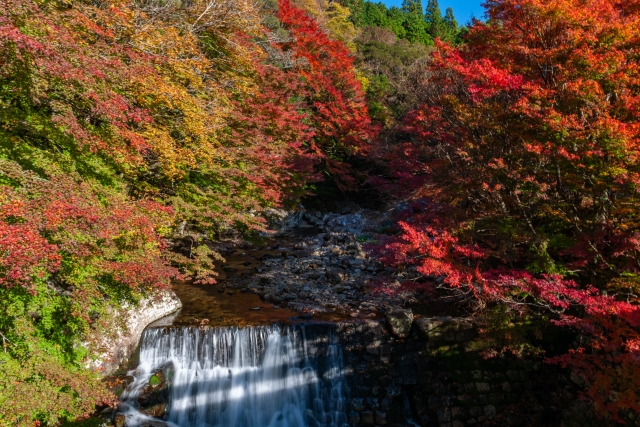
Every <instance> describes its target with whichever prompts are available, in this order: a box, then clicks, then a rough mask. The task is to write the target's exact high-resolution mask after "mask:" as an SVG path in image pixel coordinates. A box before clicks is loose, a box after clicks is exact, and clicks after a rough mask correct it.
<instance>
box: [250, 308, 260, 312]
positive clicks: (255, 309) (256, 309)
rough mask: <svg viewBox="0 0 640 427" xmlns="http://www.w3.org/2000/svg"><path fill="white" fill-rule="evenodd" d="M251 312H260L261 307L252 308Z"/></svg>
mask: <svg viewBox="0 0 640 427" xmlns="http://www.w3.org/2000/svg"><path fill="white" fill-rule="evenodd" d="M251 310H254V311H258V310H260V307H251Z"/></svg>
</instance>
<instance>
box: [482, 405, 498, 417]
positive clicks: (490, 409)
mask: <svg viewBox="0 0 640 427" xmlns="http://www.w3.org/2000/svg"><path fill="white" fill-rule="evenodd" d="M484 414H485V415H486V416H487V417H488V418H493V417H495V415H496V407H495V406H493V405H487V406H485V407H484Z"/></svg>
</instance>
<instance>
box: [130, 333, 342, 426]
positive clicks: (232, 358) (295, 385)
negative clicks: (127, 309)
mask: <svg viewBox="0 0 640 427" xmlns="http://www.w3.org/2000/svg"><path fill="white" fill-rule="evenodd" d="M310 335H311V336H309V334H308V333H307V331H306V329H305V327H304V326H287V327H280V326H276V325H273V326H255V327H247V328H244V329H239V328H235V327H220V328H210V327H206V328H198V327H169V328H149V329H147V331H145V333H144V335H143V337H142V340H141V344H140V365H139V366H138V368H137V369H136V370H135V372H134V373H133V376H134V378H135V380H134V382H133V383H132V384H131V385H130V386H129V387H128V388H127V390H126V391H125V393H124V394H123V395H122V397H121V401H122V403H121V405H120V411H121V412H122V413H124V415H125V417H126V420H124V421H125V423H126V425H127V426H129V427H136V426H143V425H147V426H148V425H152V424H153V425H156V426H157V425H158V423H159V422H164V423H166V424H167V425H170V426H180V427H192V426H193V427H195V426H211V427H227V426H236V427H266V426H269V427H306V426H314V427H315V426H317V427H320V426H326V427H334V426H335V427H342V426H344V425H345V424H347V419H346V409H347V408H346V402H347V397H348V396H347V394H348V389H347V387H346V384H345V379H344V372H343V370H344V364H343V360H342V349H341V346H340V345H339V344H338V342H337V339H336V338H335V337H334V335H333V334H332V333H331V329H330V328H326V334H325V333H322V334H317V333H312V334H310ZM152 377H153V378H152ZM158 377H160V378H161V379H158ZM145 405H146V407H145ZM159 406H160V407H163V410H164V413H162V414H156V415H159V416H160V417H161V418H154V417H151V416H149V415H148V413H150V411H149V407H153V408H157V407H159ZM165 408H166V409H165ZM144 412H147V414H145V413H144Z"/></svg>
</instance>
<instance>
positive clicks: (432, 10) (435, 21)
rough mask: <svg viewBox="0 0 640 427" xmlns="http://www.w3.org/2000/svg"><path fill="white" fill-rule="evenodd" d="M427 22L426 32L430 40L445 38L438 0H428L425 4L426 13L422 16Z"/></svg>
mask: <svg viewBox="0 0 640 427" xmlns="http://www.w3.org/2000/svg"><path fill="white" fill-rule="evenodd" d="M424 19H425V21H426V22H427V31H428V33H429V35H430V36H431V37H432V38H434V39H435V38H436V37H440V38H445V37H446V36H445V26H444V21H443V19H442V13H441V12H440V6H439V5H438V0H429V2H428V3H427V12H426V13H425V16H424Z"/></svg>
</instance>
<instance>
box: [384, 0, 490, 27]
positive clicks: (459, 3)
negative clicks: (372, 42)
mask: <svg viewBox="0 0 640 427" xmlns="http://www.w3.org/2000/svg"><path fill="white" fill-rule="evenodd" d="M374 1H376V0H374ZM427 1H428V0H422V4H423V5H424V6H426V5H427ZM483 1H484V0H438V4H439V6H440V10H442V14H443V15H444V11H445V10H447V8H448V7H450V8H452V9H453V13H454V15H455V16H456V21H458V23H459V24H465V23H466V22H467V21H469V19H471V17H472V16H474V17H476V18H478V19H482V18H483V17H484V8H483V7H482V6H480V4H482V3H483ZM382 2H383V3H384V4H386V5H387V6H402V0H382Z"/></svg>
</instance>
